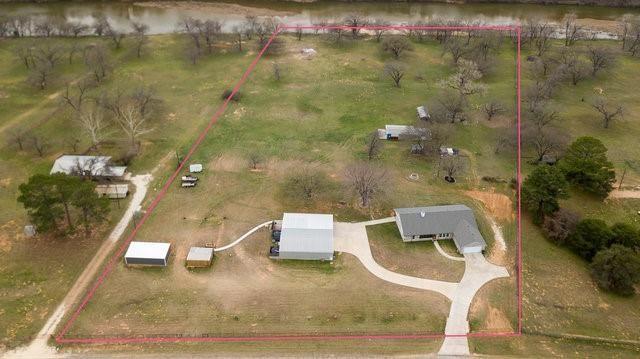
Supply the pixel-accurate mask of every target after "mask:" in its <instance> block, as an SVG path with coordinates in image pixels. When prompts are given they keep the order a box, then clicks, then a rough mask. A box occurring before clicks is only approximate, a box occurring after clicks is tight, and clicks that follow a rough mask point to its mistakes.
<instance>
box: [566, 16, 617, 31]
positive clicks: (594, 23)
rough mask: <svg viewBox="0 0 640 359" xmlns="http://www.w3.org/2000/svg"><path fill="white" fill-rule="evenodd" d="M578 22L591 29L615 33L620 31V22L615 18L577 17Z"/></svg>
mask: <svg viewBox="0 0 640 359" xmlns="http://www.w3.org/2000/svg"><path fill="white" fill-rule="evenodd" d="M576 23H577V24H578V25H579V26H583V27H585V28H587V29H589V30H594V31H604V32H611V33H615V32H617V31H618V22H617V21H613V20H598V19H591V18H588V17H587V18H583V19H577V20H576Z"/></svg>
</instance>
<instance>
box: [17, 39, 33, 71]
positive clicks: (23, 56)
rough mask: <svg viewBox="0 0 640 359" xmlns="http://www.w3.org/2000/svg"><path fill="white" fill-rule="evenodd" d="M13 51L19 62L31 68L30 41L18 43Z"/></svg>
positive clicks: (31, 47)
mask: <svg viewBox="0 0 640 359" xmlns="http://www.w3.org/2000/svg"><path fill="white" fill-rule="evenodd" d="M13 52H14V54H15V55H16V57H18V59H20V62H22V63H23V64H24V66H25V67H26V68H27V69H29V68H31V66H32V65H33V62H34V55H33V52H34V47H33V44H30V43H23V44H18V45H17V46H16V47H14V49H13Z"/></svg>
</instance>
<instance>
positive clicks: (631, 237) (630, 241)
mask: <svg viewBox="0 0 640 359" xmlns="http://www.w3.org/2000/svg"><path fill="white" fill-rule="evenodd" d="M611 232H612V233H613V237H612V238H611V241H610V242H609V245H610V246H611V245H614V244H619V245H621V246H624V247H627V248H629V249H633V250H634V251H636V253H638V252H640V232H638V230H637V229H636V228H635V227H633V226H632V225H630V224H627V223H616V224H614V225H613V226H611Z"/></svg>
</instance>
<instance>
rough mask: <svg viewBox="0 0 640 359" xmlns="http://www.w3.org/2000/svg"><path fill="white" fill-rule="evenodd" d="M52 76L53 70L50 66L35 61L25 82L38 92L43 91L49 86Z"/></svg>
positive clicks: (43, 62) (44, 62)
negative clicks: (37, 89) (38, 90)
mask: <svg viewBox="0 0 640 359" xmlns="http://www.w3.org/2000/svg"><path fill="white" fill-rule="evenodd" d="M52 76H53V68H52V67H51V65H50V64H49V63H48V62H46V61H42V60H36V61H35V62H34V64H33V66H31V69H30V72H29V77H28V79H27V81H28V82H29V83H30V84H31V85H33V86H35V87H37V88H39V89H40V90H44V89H45V88H46V87H47V85H49V81H50V80H51V77H52Z"/></svg>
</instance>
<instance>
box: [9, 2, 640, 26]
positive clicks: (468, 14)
mask: <svg viewBox="0 0 640 359" xmlns="http://www.w3.org/2000/svg"><path fill="white" fill-rule="evenodd" d="M571 11H574V12H576V14H577V16H578V18H579V19H580V21H581V22H582V23H583V24H584V25H585V26H587V27H590V28H592V29H594V30H598V31H600V32H613V31H614V30H615V20H616V19H617V18H619V17H621V16H622V15H624V14H626V13H634V14H640V10H638V9H624V8H607V7H594V6H566V5H530V4H442V3H407V2H391V3H381V2H355V3H354V2H350V3H347V2H330V1H322V2H315V3H298V2H270V1H259V0H258V1H256V0H254V1H246V0H238V1H234V2H143V3H125V2H51V3H0V14H2V15H5V16H15V15H26V16H30V17H31V18H32V19H34V20H35V21H39V20H42V19H44V18H46V17H56V18H58V19H64V20H66V21H74V22H81V23H84V24H87V25H91V24H93V22H94V21H95V18H96V16H98V15H104V16H106V17H107V19H108V20H109V22H110V23H111V24H112V26H114V28H116V29H118V30H121V31H125V32H126V31H129V30H130V27H131V22H133V21H135V22H141V23H144V24H146V25H148V26H149V29H150V30H149V32H150V33H152V34H163V33H170V32H173V31H174V30H175V29H176V24H177V23H178V22H179V21H180V19H181V18H184V17H187V16H191V17H194V18H198V19H201V20H205V19H213V20H219V21H221V22H222V23H223V30H225V31H230V30H231V29H232V28H233V27H234V26H236V25H238V24H240V23H242V22H243V21H244V18H245V16H246V15H256V16H276V17H277V18H278V19H279V20H280V21H281V22H283V23H286V24H291V25H294V24H299V25H310V24H313V23H317V22H319V21H321V20H329V21H331V20H341V19H343V18H345V17H346V16H347V15H349V14H352V13H359V14H362V15H364V16H366V17H367V18H370V19H384V20H386V21H387V22H390V23H397V24H406V23H414V22H417V21H426V20H429V19H436V18H437V19H456V20H466V21H479V22H483V23H486V24H495V25H502V24H511V23H517V22H519V21H520V20H522V19H525V18H539V19H542V20H546V21H550V22H559V21H560V20H561V19H562V17H563V16H564V15H565V14H566V13H568V12H571Z"/></svg>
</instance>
